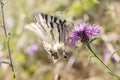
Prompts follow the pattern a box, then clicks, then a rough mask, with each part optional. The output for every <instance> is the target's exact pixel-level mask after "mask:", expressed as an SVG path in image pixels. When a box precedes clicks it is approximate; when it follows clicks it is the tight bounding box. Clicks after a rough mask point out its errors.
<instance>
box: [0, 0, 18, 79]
mask: <svg viewBox="0 0 120 80" xmlns="http://www.w3.org/2000/svg"><path fill="white" fill-rule="evenodd" d="M0 6H1V16H2V27H3V29H4V34H5V37H6V45H7V50H8V57H9V63H10V67H11V69H12V77H13V78H12V80H16V76H15V71H14V67H13V63H12V58H11V51H10V45H9V35H8V34H7V31H6V27H5V18H4V9H3V8H4V2H2V0H0Z"/></svg>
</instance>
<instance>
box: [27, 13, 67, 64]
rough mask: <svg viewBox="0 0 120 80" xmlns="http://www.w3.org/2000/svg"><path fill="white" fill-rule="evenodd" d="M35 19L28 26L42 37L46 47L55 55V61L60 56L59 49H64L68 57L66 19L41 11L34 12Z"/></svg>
mask: <svg viewBox="0 0 120 80" xmlns="http://www.w3.org/2000/svg"><path fill="white" fill-rule="evenodd" d="M33 19H34V23H30V24H28V25H26V28H27V29H29V30H31V31H33V32H34V33H36V35H38V36H39V37H40V39H41V41H42V44H43V46H44V48H45V49H46V51H47V52H48V53H49V54H50V55H51V56H52V57H53V60H54V62H56V61H57V60H58V58H59V56H60V54H59V50H62V52H63V57H66V55H65V52H64V41H65V32H66V21H65V20H64V21H62V20H60V19H58V18H57V17H54V16H50V15H47V14H43V13H39V12H37V13H34V14H33Z"/></svg>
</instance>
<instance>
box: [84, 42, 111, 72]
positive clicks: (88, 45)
mask: <svg viewBox="0 0 120 80" xmlns="http://www.w3.org/2000/svg"><path fill="white" fill-rule="evenodd" d="M86 46H87V48H88V49H89V50H90V51H91V53H92V54H93V55H94V56H95V57H96V58H97V59H98V60H99V61H100V62H101V63H102V64H103V65H104V66H105V67H106V68H107V69H108V70H109V71H110V72H111V73H113V72H112V70H111V69H110V68H109V67H108V66H107V65H106V64H105V63H104V62H103V61H102V60H101V59H100V58H99V57H98V56H97V54H96V53H95V52H94V51H93V50H92V48H91V46H90V44H86Z"/></svg>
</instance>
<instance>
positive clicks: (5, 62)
mask: <svg viewBox="0 0 120 80" xmlns="http://www.w3.org/2000/svg"><path fill="white" fill-rule="evenodd" d="M2 63H4V64H9V65H10V63H9V62H8V61H2V60H0V64H2Z"/></svg>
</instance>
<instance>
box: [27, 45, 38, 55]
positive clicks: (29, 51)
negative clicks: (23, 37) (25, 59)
mask: <svg viewBox="0 0 120 80" xmlns="http://www.w3.org/2000/svg"><path fill="white" fill-rule="evenodd" d="M38 49H39V46H38V45H37V44H32V45H30V46H28V47H27V48H26V53H27V54H29V55H33V54H34V53H35V52H36V51H38Z"/></svg>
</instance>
